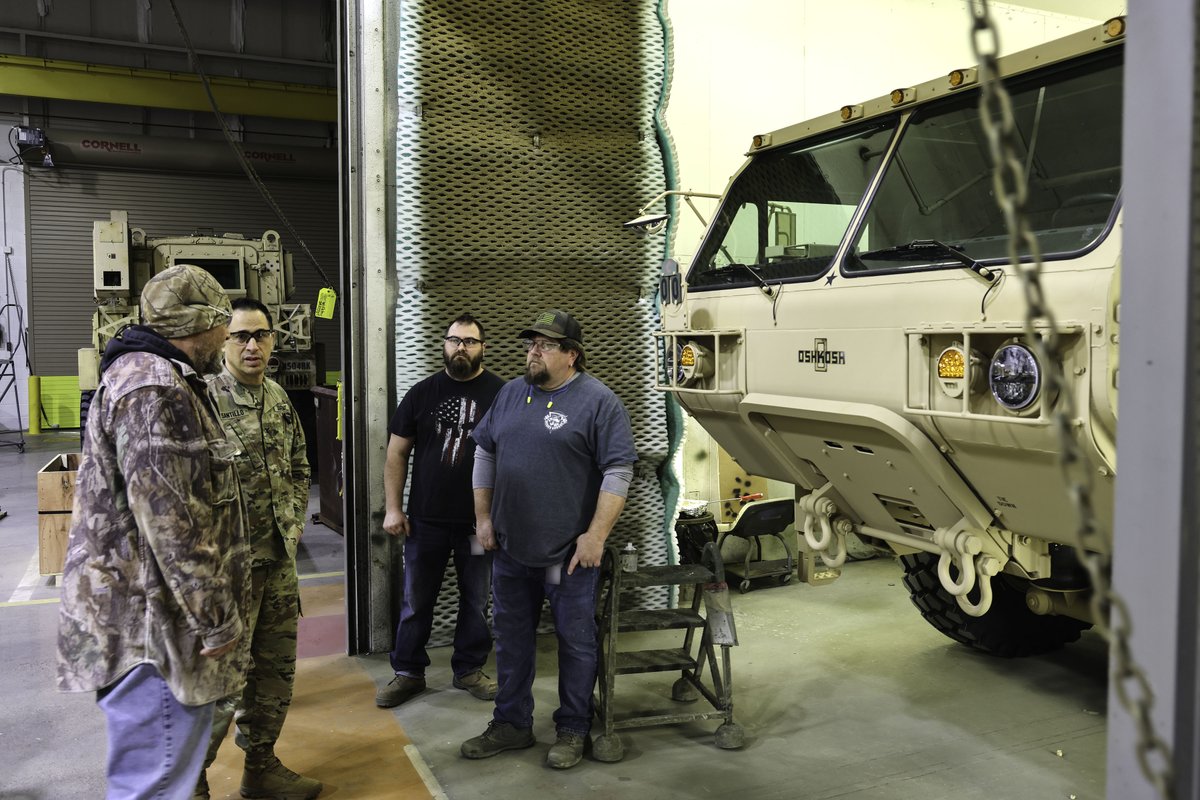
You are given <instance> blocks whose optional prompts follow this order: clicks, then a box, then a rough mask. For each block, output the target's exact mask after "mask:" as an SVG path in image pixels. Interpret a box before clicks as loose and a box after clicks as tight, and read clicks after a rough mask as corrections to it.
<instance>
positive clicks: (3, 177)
mask: <svg viewBox="0 0 1200 800" xmlns="http://www.w3.org/2000/svg"><path fill="white" fill-rule="evenodd" d="M10 248H11V252H10ZM27 251H28V245H27V242H26V237H25V176H24V174H23V173H22V172H21V168H20V167H14V166H0V306H3V310H2V311H0V327H3V328H4V343H3V345H0V358H12V360H13V365H14V366H15V367H16V386H15V387H9V391H8V394H6V395H5V396H4V397H3V398H2V399H0V430H13V429H16V428H17V427H18V425H17V405H16V404H17V402H18V398H19V402H20V404H21V423H22V425H21V426H20V427H21V428H28V427H29V403H28V397H27V391H26V390H27V389H28V385H29V370H28V369H26V367H25V349H24V347H22V348H20V349H19V350H18V349H17V346H16V344H15V341H16V339H17V337H18V335H19V334H20V327H21V325H20V322H19V319H20V318H21V316H23V317H24V321H25V324H26V325H28V323H29V309H28V307H27V306H26V300H27V298H28V296H29V295H28V292H27V290H26V285H27V280H26V269H27V268H26V261H27V259H26V254H27ZM6 261H7V263H6ZM10 267H11V275H10V274H9V268H10ZM17 305H19V306H20V309H21V315H18V313H17V308H16V306H17ZM10 340H11V341H12V342H14V343H13V345H12V347H13V350H12V351H11V352H10V351H9V342H10ZM6 381H7V378H6V377H0V393H2V392H3V391H4V389H5V388H6ZM14 388H15V391H16V394H14ZM18 438H19V437H16V436H15V435H12V434H0V442H8V441H15V440H17V439H18Z"/></svg>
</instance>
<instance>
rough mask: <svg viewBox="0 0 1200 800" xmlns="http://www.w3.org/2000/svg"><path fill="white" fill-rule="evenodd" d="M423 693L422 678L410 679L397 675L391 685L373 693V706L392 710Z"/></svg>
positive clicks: (423, 683) (423, 680)
mask: <svg viewBox="0 0 1200 800" xmlns="http://www.w3.org/2000/svg"><path fill="white" fill-rule="evenodd" d="M423 691H425V679H424V678H410V677H408V676H407V675H397V676H396V677H394V678H392V681H391V683H389V684H388V685H387V686H384V687H383V688H382V689H380V690H379V691H378V692H376V693H375V705H377V706H379V707H380V708H392V707H393V706H398V705H400V704H401V703H403V702H404V701H406V700H411V699H413V698H414V697H416V696H417V695H419V694H420V693H421V692H423Z"/></svg>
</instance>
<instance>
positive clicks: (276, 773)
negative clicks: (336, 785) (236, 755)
mask: <svg viewBox="0 0 1200 800" xmlns="http://www.w3.org/2000/svg"><path fill="white" fill-rule="evenodd" d="M324 788H325V787H324V786H322V785H321V782H320V781H317V780H313V779H312V778H306V777H304V776H303V775H297V774H296V773H295V772H292V771H291V770H290V769H288V768H287V767H285V766H284V765H283V764H280V763H279V759H278V758H276V757H275V756H274V755H272V756H270V757H269V758H267V759H266V760H265V761H264V762H263V763H262V764H261V765H255V766H253V767H252V766H251V765H250V764H246V768H245V769H244V770H242V797H266V798H272V800H312V798H314V797H316V796H317V795H319V794H320V793H321V790H322V789H324Z"/></svg>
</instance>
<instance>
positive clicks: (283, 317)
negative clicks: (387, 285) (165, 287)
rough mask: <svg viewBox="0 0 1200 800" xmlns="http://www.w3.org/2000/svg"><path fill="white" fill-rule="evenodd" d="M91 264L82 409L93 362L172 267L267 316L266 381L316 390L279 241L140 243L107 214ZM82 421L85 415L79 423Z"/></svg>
mask: <svg viewBox="0 0 1200 800" xmlns="http://www.w3.org/2000/svg"><path fill="white" fill-rule="evenodd" d="M92 261H93V265H94V274H93V278H94V287H95V298H96V312H95V314H94V315H93V317H92V346H91V347H90V348H86V349H83V350H80V351H79V385H80V389H81V390H83V393H84V399H85V404H86V400H87V398H88V397H90V395H89V394H88V393H89V392H90V391H91V390H94V389H95V388H96V386H97V385H98V375H97V373H98V369H99V363H100V354H102V353H103V352H104V348H105V347H106V346H107V345H108V342H109V340H110V339H111V338H112V337H113V336H115V335H116V333H117V332H118V331H119V330H120V329H121V328H123V327H124V326H126V325H129V324H131V323H136V322H137V321H138V298H139V297H140V296H141V292H142V287H143V286H145V285H146V282H147V281H149V280H150V278H152V277H153V276H154V275H156V274H158V273H159V272H162V271H163V270H164V269H167V268H168V267H171V266H173V265H174V264H194V265H196V266H198V267H200V268H202V269H204V270H207V271H208V272H210V273H212V275H213V276H214V277H216V279H217V281H218V282H219V283H220V284H221V286H222V287H224V289H225V293H226V294H228V295H229V297H230V299H234V298H238V297H250V298H253V299H255V300H258V301H260V302H261V303H263V305H265V306H266V307H267V308H268V309H269V310H270V312H271V318H272V321H273V322H274V323H275V331H276V341H275V349H274V351H273V352H272V354H271V364H270V365H269V366H268V373H267V374H268V375H270V376H271V377H272V378H274V379H275V380H276V381H278V382H279V383H280V384H281V385H282V386H283V388H284V389H288V390H307V389H311V388H312V387H313V386H315V385H316V384H317V378H318V366H317V358H316V354H315V352H314V347H313V312H312V306H311V305H309V304H307V303H288V302H287V301H288V299H289V298H290V297H291V295H292V291H293V288H294V286H295V283H294V280H293V276H292V257H291V254H290V253H287V252H286V251H284V249H283V247H282V245H281V244H280V241H279V234H278V233H276V232H275V231H273V230H271V231H267V232H265V233H264V234H262V236H260V237H259V238H257V239H250V238H247V237H245V236H243V235H241V234H238V233H225V234H222V235H221V236H217V235H214V234H212V233H208V234H204V233H193V234H190V235H182V236H160V237H154V236H147V235H146V232H145V231H144V230H142V229H141V228H131V227H130V226H129V215H128V213H127V212H125V211H112V212H110V217H109V219H107V220H99V221H97V222H95V223H93V225H92ZM85 418H86V411H84V414H83V416H82V417H81V422H82V421H83V419H85Z"/></svg>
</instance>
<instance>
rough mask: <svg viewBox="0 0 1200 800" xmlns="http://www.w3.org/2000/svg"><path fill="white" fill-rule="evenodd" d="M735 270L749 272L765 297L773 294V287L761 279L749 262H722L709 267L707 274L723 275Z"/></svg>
mask: <svg viewBox="0 0 1200 800" xmlns="http://www.w3.org/2000/svg"><path fill="white" fill-rule="evenodd" d="M735 270H739V271H743V272H748V273H750V276H751V277H752V278H754V280H755V281H756V282H757V283H758V288H760V289H762V290H763V294H765V295H766V296H767V297H772V296H774V294H775V287H773V286H771V285H770V284H769V283H767V282H766V281H765V280H763V276H762V275H759V274H758V270H756V269H755V268H754V267H752V266H750V265H749V264H740V263H738V262H736V261H734V262H731V263H729V264H722V265H721V266H719V267H716V268H714V269H711V270H709V271H708V273H707V274H708V275H712V276H714V277H723V276H725V275H728V274H729V273H731V272H733V271H735Z"/></svg>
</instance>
